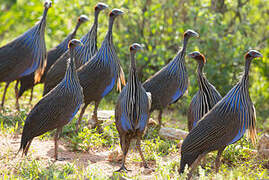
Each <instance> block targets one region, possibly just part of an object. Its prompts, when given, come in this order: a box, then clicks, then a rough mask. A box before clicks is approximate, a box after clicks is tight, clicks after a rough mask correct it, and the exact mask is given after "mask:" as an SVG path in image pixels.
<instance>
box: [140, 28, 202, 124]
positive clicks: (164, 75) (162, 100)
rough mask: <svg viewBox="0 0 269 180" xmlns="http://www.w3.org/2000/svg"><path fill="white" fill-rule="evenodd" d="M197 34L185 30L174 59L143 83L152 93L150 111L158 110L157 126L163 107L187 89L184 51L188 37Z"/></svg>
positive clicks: (160, 121)
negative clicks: (181, 45) (181, 46)
mask: <svg viewBox="0 0 269 180" xmlns="http://www.w3.org/2000/svg"><path fill="white" fill-rule="evenodd" d="M197 36H198V33H196V32H194V31H193V30H187V31H186V32H185V33H184V35H183V38H184V39H183V48H182V49H181V50H180V51H179V52H178V53H177V55H176V56H175V57H174V59H173V60H172V61H170V62H169V63H168V64H167V65H166V66H165V67H163V68H162V69H161V70H160V71H158V72H157V73H155V74H154V75H153V76H152V77H150V78H149V79H148V80H146V81H145V82H144V83H143V86H144V88H145V90H146V91H147V92H151V95H152V105H151V110H150V112H153V111H154V110H159V117H158V120H159V127H161V125H162V112H163V109H164V108H165V107H166V106H167V105H169V104H172V103H175V102H177V100H178V99H179V98H181V97H182V96H183V94H184V93H185V91H186V90H187V87H188V74H187V69H186V66H185V52H186V49H187V44H188V40H189V38H191V37H197Z"/></svg>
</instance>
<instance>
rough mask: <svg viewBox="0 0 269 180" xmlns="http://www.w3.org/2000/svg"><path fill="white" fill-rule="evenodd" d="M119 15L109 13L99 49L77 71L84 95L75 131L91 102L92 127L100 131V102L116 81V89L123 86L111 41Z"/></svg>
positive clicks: (114, 11)
mask: <svg viewBox="0 0 269 180" xmlns="http://www.w3.org/2000/svg"><path fill="white" fill-rule="evenodd" d="M121 14H123V11H121V10H119V9H113V10H112V11H111V12H110V14H109V25H108V31H107V34H106V37H105V39H104V41H103V42H102V45H101V47H100V49H99V50H98V52H97V54H96V55H95V56H94V57H93V58H92V59H91V60H90V61H88V62H87V63H86V64H85V65H83V66H82V67H80V68H79V69H78V77H79V81H80V84H81V86H82V88H83V94H84V106H83V107H82V109H81V112H80V115H79V119H78V121H77V125H76V126H77V130H78V128H79V124H80V121H81V119H82V116H83V114H84V112H85V109H86V108H87V106H88V105H89V104H90V103H91V102H92V101H94V102H95V107H94V111H93V116H92V119H93V120H94V127H98V129H99V130H101V129H100V123H99V121H98V118H97V109H98V106H99V103H100V101H101V100H102V98H103V97H105V96H106V95H107V94H108V93H109V92H110V91H111V90H112V88H113V87H114V85H115V84H116V81H117V87H118V89H120V88H121V83H122V84H124V85H125V79H124V74H123V70H122V68H121V66H120V62H119V59H118V56H117V54H116V51H115V48H114V45H113V40H112V39H113V38H112V27H113V24H114V20H115V19H116V17H118V16H119V15H121Z"/></svg>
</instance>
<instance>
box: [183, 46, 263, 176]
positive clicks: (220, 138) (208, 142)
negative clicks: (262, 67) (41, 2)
mask: <svg viewBox="0 0 269 180" xmlns="http://www.w3.org/2000/svg"><path fill="white" fill-rule="evenodd" d="M257 57H262V55H261V53H259V52H258V51H255V50H250V51H249V52H248V53H247V54H246V55H245V72H244V75H243V76H242V78H241V79H240V81H239V82H238V83H237V84H236V85H235V86H234V87H233V88H232V89H231V90H230V91H229V92H228V94H226V96H225V97H224V98H222V99H221V100H220V101H219V102H218V103H217V104H216V105H215V106H214V107H213V108H212V109H211V110H210V111H209V112H208V113H207V114H206V115H204V116H203V118H202V119H201V120H199V121H198V123H197V125H196V126H195V127H194V128H193V129H192V130H191V132H190V133H189V134H188V136H187V137H186V139H185V140H184V141H183V144H182V147H181V161H180V169H179V173H182V172H184V168H185V166H186V164H188V166H189V167H191V170H190V173H189V178H190V177H191V174H192V172H193V171H194V169H195V168H196V167H197V166H198V164H199V162H200V160H201V159H202V158H203V156H205V155H206V154H207V153H209V152H211V151H215V150H218V155H217V158H216V162H215V163H216V172H218V169H219V165H220V156H221V154H222V152H223V150H224V149H225V147H226V146H228V145H230V144H233V143H235V142H236V141H238V140H239V139H241V138H242V136H243V135H244V133H245V132H246V130H248V131H249V134H250V137H251V140H252V143H255V140H256V128H255V121H256V114H255V108H254V105H253V103H252V101H251V99H250V96H249V91H248V84H249V76H248V74H249V68H250V64H251V61H252V59H254V58H257Z"/></svg>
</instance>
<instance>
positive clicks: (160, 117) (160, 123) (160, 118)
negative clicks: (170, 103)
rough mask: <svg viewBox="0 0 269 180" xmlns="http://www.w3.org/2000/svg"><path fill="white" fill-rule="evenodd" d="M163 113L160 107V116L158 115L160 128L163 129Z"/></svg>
mask: <svg viewBox="0 0 269 180" xmlns="http://www.w3.org/2000/svg"><path fill="white" fill-rule="evenodd" d="M162 114H163V110H162V109H160V110H159V116H158V120H159V125H158V129H161V126H162Z"/></svg>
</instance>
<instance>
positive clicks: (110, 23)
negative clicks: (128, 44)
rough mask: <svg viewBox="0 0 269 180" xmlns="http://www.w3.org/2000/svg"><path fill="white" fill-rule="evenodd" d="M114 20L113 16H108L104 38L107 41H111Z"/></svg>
mask: <svg viewBox="0 0 269 180" xmlns="http://www.w3.org/2000/svg"><path fill="white" fill-rule="evenodd" d="M114 20H115V18H114V17H110V18H109V23H108V31H107V35H106V38H107V39H108V40H109V41H112V30H113V24H114Z"/></svg>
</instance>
